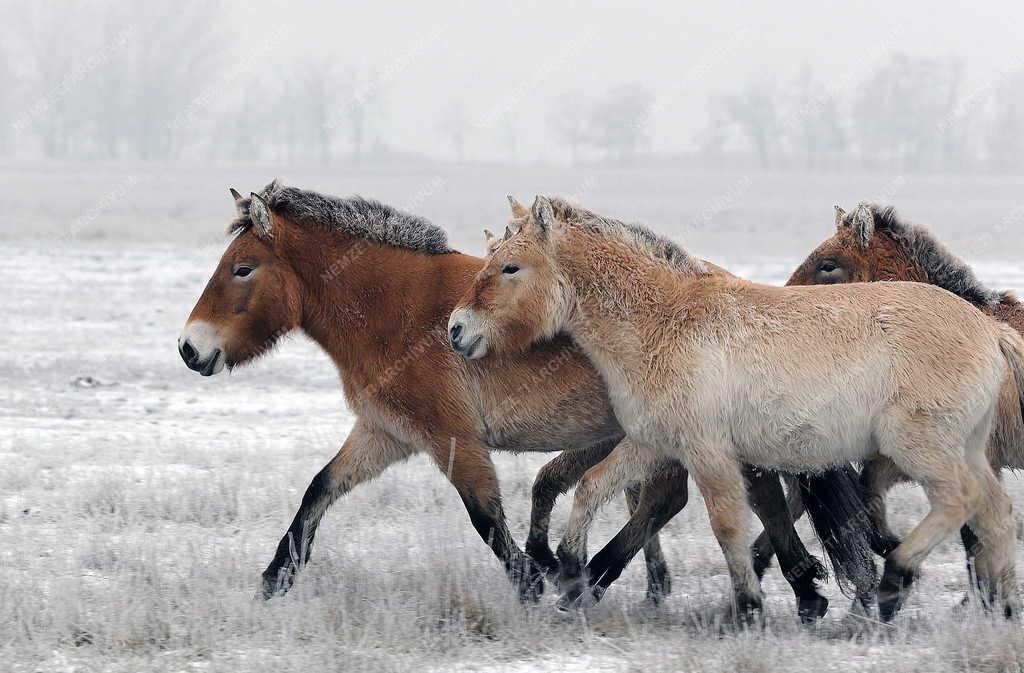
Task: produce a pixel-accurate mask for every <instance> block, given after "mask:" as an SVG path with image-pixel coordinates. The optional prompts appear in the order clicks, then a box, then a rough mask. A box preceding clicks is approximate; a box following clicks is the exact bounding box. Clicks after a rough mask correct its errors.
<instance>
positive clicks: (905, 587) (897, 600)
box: [878, 559, 917, 623]
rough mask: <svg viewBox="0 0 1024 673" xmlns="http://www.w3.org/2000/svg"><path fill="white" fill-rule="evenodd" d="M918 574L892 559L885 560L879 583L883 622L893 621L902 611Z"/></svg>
mask: <svg viewBox="0 0 1024 673" xmlns="http://www.w3.org/2000/svg"><path fill="white" fill-rule="evenodd" d="M915 579H917V574H916V573H915V572H914V571H913V570H911V569H909V568H906V567H904V566H902V565H900V564H898V563H896V562H895V561H893V560H892V559H887V560H886V562H885V572H884V573H882V581H881V582H879V584H878V616H879V617H880V618H881V619H882V621H883V622H886V623H888V622H891V621H892V620H893V618H894V617H895V616H896V613H898V612H899V611H900V609H901V608H902V607H903V604H904V603H905V602H906V600H907V595H908V594H909V593H910V587H911V585H913V584H914V580H915Z"/></svg>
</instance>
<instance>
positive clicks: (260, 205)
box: [249, 192, 274, 238]
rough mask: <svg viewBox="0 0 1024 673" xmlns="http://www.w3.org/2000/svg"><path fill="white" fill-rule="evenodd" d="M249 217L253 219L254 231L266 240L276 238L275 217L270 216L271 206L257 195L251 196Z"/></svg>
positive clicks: (253, 193) (254, 193)
mask: <svg viewBox="0 0 1024 673" xmlns="http://www.w3.org/2000/svg"><path fill="white" fill-rule="evenodd" d="M250 199H251V201H250V202H249V217H250V218H252V224H253V229H254V230H255V232H256V233H257V234H258V235H260V236H265V237H266V238H273V237H274V227H273V217H272V216H271V214H270V206H268V205H267V202H266V201H264V200H263V198H262V197H261V196H260V195H259V194H257V193H256V192H252V194H250Z"/></svg>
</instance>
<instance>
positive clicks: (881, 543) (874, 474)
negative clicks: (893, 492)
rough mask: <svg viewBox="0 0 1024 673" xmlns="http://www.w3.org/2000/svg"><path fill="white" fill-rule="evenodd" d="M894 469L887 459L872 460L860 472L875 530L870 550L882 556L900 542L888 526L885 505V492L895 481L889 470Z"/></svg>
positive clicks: (891, 550)
mask: <svg viewBox="0 0 1024 673" xmlns="http://www.w3.org/2000/svg"><path fill="white" fill-rule="evenodd" d="M895 469H896V468H895V466H893V465H892V464H891V463H888V462H887V461H881V460H873V461H871V462H869V463H867V464H866V465H864V468H863V469H862V470H861V473H860V479H861V486H862V487H863V489H864V497H865V499H866V500H867V507H868V512H869V514H870V516H871V519H872V521H873V523H874V527H875V530H876V531H877V534H876V535H875V536H873V538H872V541H871V550H872V551H873V552H875V553H876V554H878V555H879V556H881V557H882V558H888V556H889V554H891V553H892V552H893V550H894V549H896V547H899V546H900V542H901V540H900V538H899V536H897V535H896V533H894V532H892V529H891V528H889V519H888V516H887V515H886V507H885V494H886V493H888V492H889V489H890V488H891V487H892V484H893V483H894V481H895V479H894V477H893V475H892V474H890V473H889V471H892V470H895Z"/></svg>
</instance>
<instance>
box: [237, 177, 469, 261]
mask: <svg viewBox="0 0 1024 673" xmlns="http://www.w3.org/2000/svg"><path fill="white" fill-rule="evenodd" d="M259 196H260V198H262V199H263V200H264V201H266V203H267V206H268V207H269V208H270V210H271V211H273V212H274V213H275V214H279V215H283V216H285V217H288V218H290V219H292V220H294V221H295V222H299V223H301V224H308V225H315V226H321V227H331V228H335V229H341V230H343V231H347V232H348V233H350V234H353V235H355V236H359V237H360V238H365V239H368V240H371V241H374V242H376V243H383V244H385V245H393V246H395V247H397V248H405V249H407V250H415V251H417V252H425V253H428V254H431V255H443V254H446V253H449V252H453V251H452V249H451V248H449V247H448V235H447V234H446V233H445V232H444V230H443V229H441V228H440V227H438V226H436V225H434V224H431V222H430V221H429V220H426V219H424V218H422V217H419V216H417V215H410V214H409V213H405V212H402V211H401V210H397V209H395V208H392V207H391V206H388V205H385V204H383V203H380V202H379V201H374V200H372V199H364V198H362V197H360V196H353V197H351V198H347V199H342V198H339V197H337V196H327V195H325V194H320V193H318V192H311V191H307V190H304V189H298V188H297V187H285V186H284V185H282V184H281V183H280V182H279V181H278V180H274V181H273V182H271V183H270V184H269V185H267V186H266V187H264V188H263V189H262V191H260V192H259ZM251 202H252V198H251V197H248V198H245V199H242V200H241V201H239V202H238V209H239V213H240V215H239V217H238V218H237V219H236V220H235V221H234V222H232V223H231V226H230V227H229V229H228V232H229V233H232V234H234V233H239V232H242V231H246V230H248V229H249V228H251V227H252V225H253V222H252V218H251V217H250V215H249V206H250V204H251Z"/></svg>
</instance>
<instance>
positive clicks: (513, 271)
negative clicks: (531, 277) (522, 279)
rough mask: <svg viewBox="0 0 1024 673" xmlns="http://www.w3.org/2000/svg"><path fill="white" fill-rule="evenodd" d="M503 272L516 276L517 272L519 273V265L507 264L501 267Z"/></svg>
mask: <svg viewBox="0 0 1024 673" xmlns="http://www.w3.org/2000/svg"><path fill="white" fill-rule="evenodd" d="M501 272H502V273H503V274H505V275H506V276H514V275H516V274H517V273H519V267H518V266H516V265H515V264H506V265H505V266H503V267H501Z"/></svg>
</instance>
